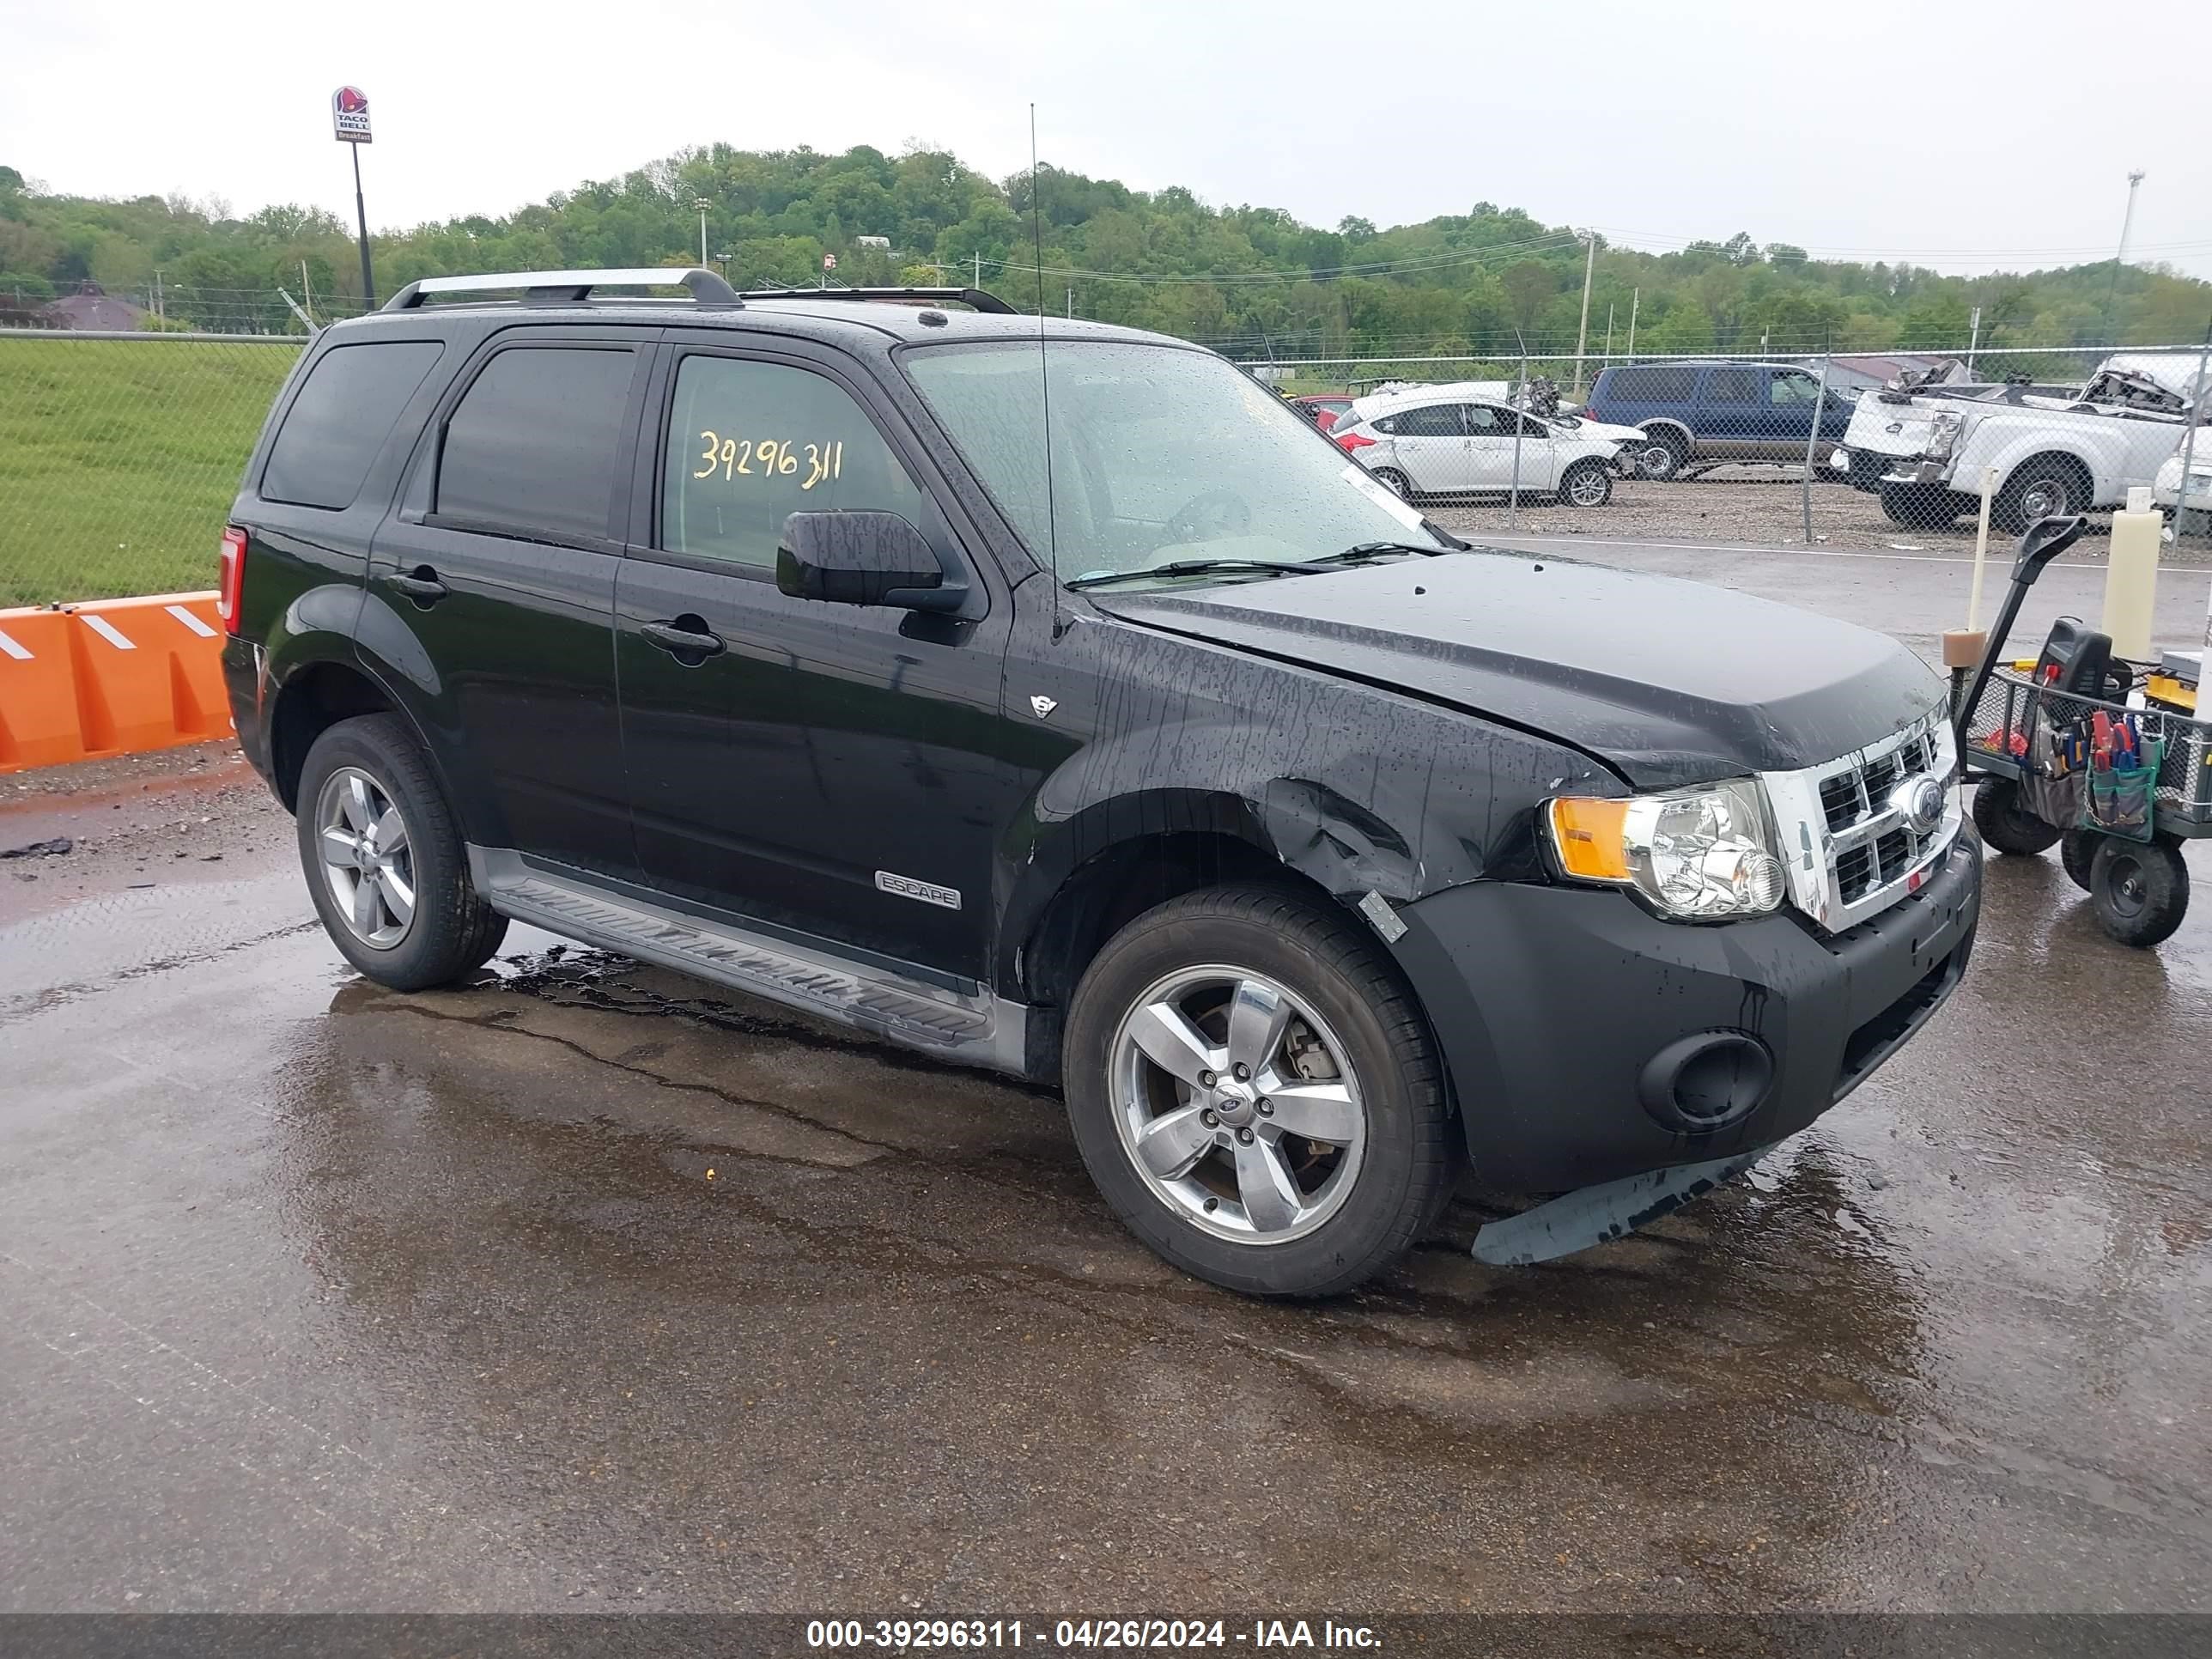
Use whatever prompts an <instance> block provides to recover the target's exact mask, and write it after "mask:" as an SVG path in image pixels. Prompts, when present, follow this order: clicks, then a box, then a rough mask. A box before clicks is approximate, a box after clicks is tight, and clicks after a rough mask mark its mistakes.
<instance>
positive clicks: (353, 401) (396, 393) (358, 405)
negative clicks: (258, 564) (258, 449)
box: [261, 340, 445, 512]
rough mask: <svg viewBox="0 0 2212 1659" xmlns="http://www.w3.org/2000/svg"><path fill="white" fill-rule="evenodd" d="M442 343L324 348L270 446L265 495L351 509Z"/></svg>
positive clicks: (296, 502)
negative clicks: (380, 451)
mask: <svg viewBox="0 0 2212 1659" xmlns="http://www.w3.org/2000/svg"><path fill="white" fill-rule="evenodd" d="M444 349H445V348H444V347H443V346H441V345H440V344H439V343H437V342H436V341H435V340H372V341H368V342H365V343H362V344H361V345H341V346H332V347H331V349H329V350H328V351H325V353H324V354H323V355H322V356H320V357H319V358H318V359H317V360H316V362H315V366H314V367H313V368H311V369H309V370H308V371H307V384H306V385H304V386H301V388H300V392H299V395H298V396H297V397H295V398H293V399H292V407H291V408H290V409H289V410H286V411H285V414H284V424H283V426H282V427H280V428H277V432H276V442H275V443H273V444H271V445H270V448H269V465H267V467H265V468H264V470H263V471H262V475H261V498H262V499H263V500H264V501H285V502H289V503H290V504H292V505H294V506H297V507H325V508H327V509H329V510H331V511H333V512H335V511H337V510H338V509H339V508H342V507H351V506H352V505H353V501H354V497H355V496H356V495H359V494H361V486H362V481H363V480H364V479H366V478H367V477H368V469H369V467H370V465H372V464H373V463H374V461H375V459H376V454H377V452H378V451H379V450H380V449H381V448H383V447H384V441H385V439H386V437H387V436H389V435H390V434H391V431H392V424H393V422H396V421H398V418H399V411H400V410H403V409H404V408H405V407H406V406H407V400H408V399H409V398H411V397H413V396H414V395H415V389H416V387H417V386H421V385H422V377H423V376H424V375H426V374H428V373H429V372H430V368H431V365H432V364H434V363H435V362H437V361H438V356H439V354H440V353H441V351H443V350H444Z"/></svg>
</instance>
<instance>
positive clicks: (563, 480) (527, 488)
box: [436, 345, 635, 541]
mask: <svg viewBox="0 0 2212 1659" xmlns="http://www.w3.org/2000/svg"><path fill="white" fill-rule="evenodd" d="M634 362H635V357H634V355H633V354H632V353H631V351H630V350H629V348H628V347H624V346H613V347H605V348H601V347H593V346H580V345H577V346H513V347H510V348H508V349H507V350H505V351H501V352H500V353H499V354H498V355H496V356H494V357H493V358H492V360H491V361H490V362H489V363H487V364H486V365H485V366H484V369H483V373H482V374H478V375H477V378H476V380H475V382H474V383H473V384H472V385H471V386H470V387H469V389H468V391H467V392H465V393H464V394H463V395H462V398H461V401H460V403H459V404H458V405H456V406H455V408H454V410H453V414H452V416H450V417H449V418H448V419H447V422H446V445H445V448H444V450H443V451H442V452H441V454H440V456H439V459H438V502H437V509H436V510H437V513H438V515H439V516H440V517H441V518H447V519H465V520H469V521H470V522H471V523H475V524H483V525H489V526H499V527H501V528H504V529H512V530H515V531H518V532H522V533H524V534H528V533H530V532H533V531H534V532H538V533H540V534H544V535H553V536H581V537H587V538H592V539H595V540H601V541H604V540H605V539H606V538H607V536H608V533H609V528H610V524H611V513H612V510H613V504H614V489H615V463H616V460H617V457H618V456H619V454H620V452H621V442H622V425H623V414H624V412H625V411H626V410H628V409H629V383H630V370H631V368H632V367H633V365H634Z"/></svg>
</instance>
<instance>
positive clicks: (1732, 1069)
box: [1638, 1031, 1774, 1134]
mask: <svg viewBox="0 0 2212 1659" xmlns="http://www.w3.org/2000/svg"><path fill="white" fill-rule="evenodd" d="M1773 1083H1774V1056H1773V1055H1772V1054H1770V1053H1768V1052H1767V1048H1766V1045H1765V1043H1763V1042H1760V1041H1759V1039H1758V1038H1757V1037H1753V1036H1746V1035H1745V1034H1744V1033H1743V1032H1741V1031H1701V1032H1699V1033H1698V1034H1697V1035H1696V1036H1686V1037H1683V1038H1681V1039H1680V1041H1678V1042H1670V1043H1668V1045H1667V1046H1666V1047H1665V1048H1662V1049H1661V1050H1660V1051H1659V1052H1658V1053H1657V1054H1654V1055H1652V1056H1651V1058H1650V1060H1649V1061H1647V1062H1646V1063H1645V1065H1644V1074H1643V1076H1642V1077H1641V1078H1640V1079H1638V1093H1639V1094H1640V1095H1641V1096H1642V1097H1643V1102H1644V1110H1645V1111H1647V1112H1649V1113H1650V1114H1651V1115H1652V1116H1653V1117H1655V1118H1656V1119H1657V1120H1658V1121H1660V1122H1661V1123H1662V1124H1664V1125H1665V1126H1666V1127H1668V1128H1669V1129H1672V1130H1674V1131H1675V1132H1676V1133H1680V1134H1711V1133H1713V1132H1714V1131H1716V1130H1718V1129H1725V1128H1728V1127H1730V1126H1731V1125H1733V1124H1736V1123H1740V1122H1741V1121H1743V1120H1744V1119H1745V1118H1747V1117H1749V1116H1750V1115H1752V1113H1753V1112H1755V1111H1757V1110H1758V1109H1759V1106H1760V1104H1761V1103H1763V1102H1764V1101H1765V1098H1766V1095H1767V1091H1768V1090H1769V1089H1770V1088H1771V1086H1772V1085H1773Z"/></svg>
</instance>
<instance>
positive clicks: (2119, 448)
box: [1832, 352, 2212, 535]
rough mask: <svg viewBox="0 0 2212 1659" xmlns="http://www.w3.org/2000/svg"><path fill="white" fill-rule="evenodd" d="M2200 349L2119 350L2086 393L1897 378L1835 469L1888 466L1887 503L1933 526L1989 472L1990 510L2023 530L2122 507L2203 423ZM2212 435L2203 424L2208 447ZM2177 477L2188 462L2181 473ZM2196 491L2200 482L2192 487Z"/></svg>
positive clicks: (1859, 424)
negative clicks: (1861, 463)
mask: <svg viewBox="0 0 2212 1659" xmlns="http://www.w3.org/2000/svg"><path fill="white" fill-rule="evenodd" d="M2196 378H2197V354H2196V353H2195V352H2189V353H2186V354H2182V353H2162V352H2125V353H2121V354H2119V355H2117V356H2112V357H2108V358H2106V360H2105V362H2103V363H2102V364H2100V366H2099V367H2098V369H2097V372H2096V373H2095V374H2093V375H2092V376H2090V378H2089V382H2088V384H2087V386H2083V387H2082V388H2081V390H2080V391H2079V392H2065V393H2063V394H2062V395H2051V393H2049V392H2039V391H2037V390H2034V389H2032V388H2027V387H2023V386H1964V387H1961V386H1943V387H1935V388H1922V387H1917V386H1888V387H1885V388H1884V389H1883V390H1881V392H1869V393H1867V394H1866V395H1865V396H1863V397H1862V398H1860V399H1859V401H1858V406H1857V409H1856V410H1853V411H1852V415H1851V424H1850V431H1849V432H1847V433H1846V434H1845V435H1844V447H1843V448H1842V449H1840V450H1838V451H1837V452H1836V454H1835V456H1834V457H1832V465H1836V466H1838V467H1840V468H1844V469H1846V470H1850V471H1855V472H1856V471H1858V470H1859V469H1857V468H1856V467H1854V466H1853V465H1852V459H1853V458H1854V457H1857V456H1865V457H1867V458H1868V459H1869V460H1870V461H1875V462H1876V464H1878V465H1881V466H1882V467H1883V469H1884V470H1883V471H1882V473H1881V505H1882V510H1883V511H1884V512H1885V513H1887V514H1888V515H1889V516H1890V518H1892V519H1893V520H1895V521H1896V522H1898V523H1899V524H1905V525H1911V526H1915V527H1917V528H1921V529H1933V528H1936V527H1937V526H1941V525H1944V524H1948V523H1949V522H1950V521H1951V520H1954V519H1956V518H1958V517H1959V516H1960V514H1962V513H1972V511H1974V509H1975V506H1976V502H1977V499H1978V492H1979V488H1980V483H1981V479H1982V475H1983V472H1984V470H1985V469H1990V468H1994V469H1995V470H1996V475H1997V477H1996V500H1995V501H1994V503H1993V504H1992V508H1991V513H1990V517H1991V520H1992V521H1993V522H1994V523H1995V524H1996V526H1997V528H1998V529H1999V530H2001V531H2002V532H2005V533H2006V534H2008V535H2016V534H2018V533H2019V532H2021V531H2022V530H2025V529H2026V528H2027V526H2029V525H2031V524H2033V522H2034V521H2035V520H2038V519H2040V518H2045V517H2047V516H2049V515H2050V514H2051V513H2087V512H2089V511H2091V510H2093V509H2094V508H2099V507H2118V505H2119V504H2120V503H2121V502H2122V501H2124V500H2126V498H2127V493H2128V489H2129V487H2130V485H2136V484H2149V483H2153V482H2154V479H2156V477H2158V475H2159V469H2160V467H2161V466H2162V465H2164V464H2165V463H2166V461H2167V460H2168V459H2171V458H2173V457H2174V456H2175V455H2176V454H2177V453H2178V452H2179V450H2180V448H2181V446H2182V441H2183V439H2185V437H2186V436H2187V435H2188V431H2189V422H2191V420H2192V419H2201V418H2202V416H2203V409H2204V399H2203V396H2202V392H2203V388H2201V387H2198V386H2196V385H2195V384H2194V382H2195V380H2196ZM2208 438H2212V433H2207V432H2206V431H2205V430H2204V429H2203V428H2199V430H2198V433H2197V440H2198V448H2199V450H2200V451H2202V450H2203V449H2204V448H2205V447H2207V444H2206V440H2207V439H2208ZM2175 477H2176V483H2177V485H2178V483H2179V467H2178V466H2177V468H2176V469H2175ZM2190 493H2191V495H2192V496H2193V495H2195V494H2196V487H2195V486H2194V485H2192V486H2191V492H2190Z"/></svg>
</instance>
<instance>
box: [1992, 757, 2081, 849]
mask: <svg viewBox="0 0 2212 1659" xmlns="http://www.w3.org/2000/svg"><path fill="white" fill-rule="evenodd" d="M1974 828H1975V829H1978V830H1980V831H1981V836H1982V839H1983V840H1984V841H1985V842H1988V843H1989V844H1990V846H1992V847H1994V848H1996V849H1997V851H1998V852H2000V853H2009V854H2012V855H2013V856H2014V857H2015V858H2033V857H2034V856H2035V854H2038V853H2043V852H2047V851H2049V850H2050V848H2051V847H2052V846H2053V845H2054V844H2055V843H2056V842H2057V841H2058V839H2059V837H2061V836H2063V835H2064V834H2065V833H2066V832H2065V831H2064V830H2063V829H2060V828H2059V827H2058V826H2057V824H2055V823H2045V822H2044V821H2043V820H2042V819H2041V818H2039V817H2036V816H2035V814H2034V813H2033V812H2031V811H2028V810H2027V803H2026V802H2024V801H2023V800H2021V798H2020V786H2019V785H2018V784H2017V783H2015V782H2014V781H2012V780H2011V779H2010V778H2001V777H1998V776H1996V775H1995V774H1994V773H1992V774H1990V775H1989V776H1987V777H1984V779H1983V780H1982V781H1981V782H1980V783H1979V784H1978V785H1976V786H1975V788H1974Z"/></svg>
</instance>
